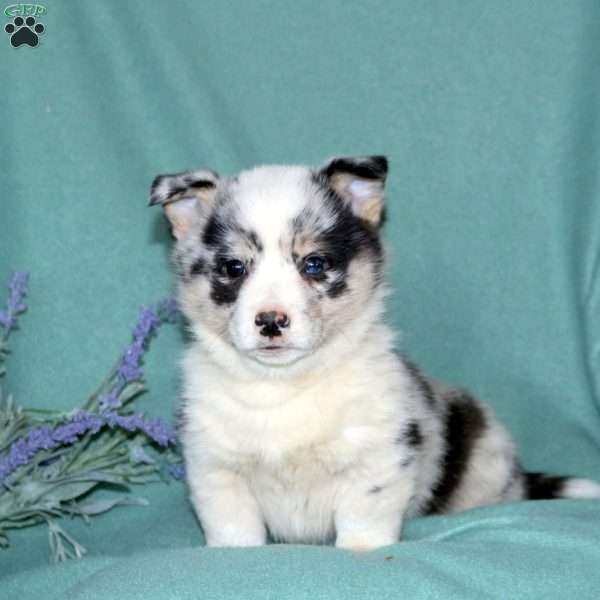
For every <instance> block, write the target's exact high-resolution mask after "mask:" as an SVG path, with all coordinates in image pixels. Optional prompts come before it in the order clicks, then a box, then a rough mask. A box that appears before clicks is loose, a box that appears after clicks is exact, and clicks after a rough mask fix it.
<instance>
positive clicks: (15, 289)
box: [0, 271, 29, 334]
mask: <svg viewBox="0 0 600 600" xmlns="http://www.w3.org/2000/svg"><path fill="white" fill-rule="evenodd" d="M28 283H29V273H25V272H23V271H15V272H14V273H13V275H12V277H11V279H10V282H9V284H8V289H9V290H10V293H9V296H8V300H7V302H6V309H5V310H3V311H0V325H2V327H4V329H5V330H6V334H8V332H9V331H10V330H11V329H13V328H14V327H15V325H16V324H17V315H19V314H20V313H22V312H23V311H25V310H26V309H27V306H26V305H25V302H24V299H25V295H26V294H27V284H28Z"/></svg>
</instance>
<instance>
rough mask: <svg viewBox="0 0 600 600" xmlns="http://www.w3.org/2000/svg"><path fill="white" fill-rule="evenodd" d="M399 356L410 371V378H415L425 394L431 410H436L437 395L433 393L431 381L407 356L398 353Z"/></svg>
mask: <svg viewBox="0 0 600 600" xmlns="http://www.w3.org/2000/svg"><path fill="white" fill-rule="evenodd" d="M398 355H399V356H400V360H402V362H403V363H404V366H405V367H406V369H407V370H408V372H409V374H410V376H411V377H412V378H413V380H414V382H415V384H416V385H417V387H418V388H419V389H420V391H421V393H422V394H423V397H424V398H425V400H426V401H427V404H428V405H429V406H430V407H431V408H434V407H435V405H436V402H435V394H434V393H433V388H432V387H431V384H430V383H429V381H427V378H426V377H425V376H424V375H423V373H421V371H420V370H419V368H418V367H417V365H415V364H414V363H413V362H412V361H410V360H408V359H407V358H406V357H405V356H402V355H401V354H400V353H398Z"/></svg>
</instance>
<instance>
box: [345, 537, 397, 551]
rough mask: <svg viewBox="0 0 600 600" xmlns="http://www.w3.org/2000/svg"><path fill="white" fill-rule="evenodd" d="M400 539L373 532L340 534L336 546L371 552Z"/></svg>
mask: <svg viewBox="0 0 600 600" xmlns="http://www.w3.org/2000/svg"><path fill="white" fill-rule="evenodd" d="M397 541H398V540H396V539H392V538H390V537H388V536H377V535H373V534H368V533H366V534H354V535H344V536H341V535H338V537H337V539H336V541H335V546H336V548H343V549H344V550H352V551H353V552H370V551H371V550H377V548H382V547H383V546H390V545H391V544H395V543H396V542H397Z"/></svg>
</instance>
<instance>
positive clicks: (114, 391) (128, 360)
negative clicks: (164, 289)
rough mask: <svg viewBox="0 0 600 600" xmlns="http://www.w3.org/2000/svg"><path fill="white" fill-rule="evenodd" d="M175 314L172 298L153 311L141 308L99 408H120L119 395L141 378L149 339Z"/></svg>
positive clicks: (171, 320) (171, 319) (174, 304)
mask: <svg viewBox="0 0 600 600" xmlns="http://www.w3.org/2000/svg"><path fill="white" fill-rule="evenodd" d="M176 312H177V305H176V303H175V299H174V298H167V299H166V300H163V301H162V302H159V304H158V305H157V306H156V308H155V309H153V308H151V307H148V306H142V307H141V308H140V312H139V315H138V320H137V322H136V324H135V327H134V328H133V340H132V342H131V344H129V346H127V348H126V349H125V352H124V353H123V355H122V357H121V361H120V363H119V366H118V367H117V380H116V382H115V383H114V385H113V387H112V388H111V389H110V391H109V392H108V393H105V394H103V395H102V396H101V397H100V407H101V408H103V409H115V408H119V406H121V399H120V397H119V396H120V394H121V392H122V391H123V390H124V389H125V387H126V386H127V384H128V383H131V382H133V381H137V380H139V379H141V378H142V376H143V374H144V371H143V370H142V367H141V360H142V357H143V355H144V353H145V351H146V350H147V348H148V343H149V341H150V338H151V337H152V336H153V335H154V333H155V332H156V331H157V329H158V327H159V326H160V325H161V323H165V322H173V321H174V319H175V315H176Z"/></svg>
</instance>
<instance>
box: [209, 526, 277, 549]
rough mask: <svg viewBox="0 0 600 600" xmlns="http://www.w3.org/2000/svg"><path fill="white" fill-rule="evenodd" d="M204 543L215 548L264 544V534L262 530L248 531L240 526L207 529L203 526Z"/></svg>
mask: <svg viewBox="0 0 600 600" xmlns="http://www.w3.org/2000/svg"><path fill="white" fill-rule="evenodd" d="M205 536H206V545H207V546H211V547H217V548H234V547H236V548H241V547H248V546H264V545H265V543H266V539H265V534H264V532H263V531H262V530H260V531H250V530H246V531H245V530H243V529H241V528H240V527H236V526H232V525H225V526H224V527H220V528H213V529H212V530H210V531H207V530H206V528H205Z"/></svg>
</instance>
